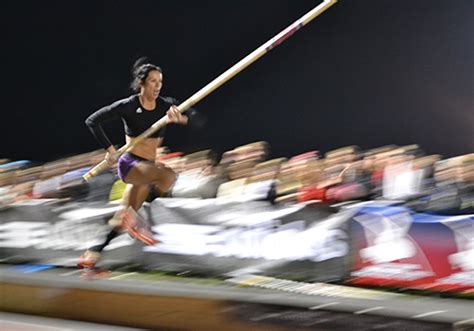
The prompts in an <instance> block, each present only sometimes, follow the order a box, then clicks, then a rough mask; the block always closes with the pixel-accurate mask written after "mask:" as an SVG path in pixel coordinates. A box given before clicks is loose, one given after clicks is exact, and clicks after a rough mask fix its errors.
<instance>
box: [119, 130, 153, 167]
mask: <svg viewBox="0 0 474 331" xmlns="http://www.w3.org/2000/svg"><path fill="white" fill-rule="evenodd" d="M125 139H126V141H127V143H128V142H130V141H131V140H132V139H133V137H129V136H127V135H126V136H125ZM161 141H162V138H145V139H143V140H142V141H140V142H139V143H138V144H136V145H135V146H133V147H132V148H131V149H130V150H129V153H132V154H134V155H136V156H139V157H142V158H144V159H147V160H150V161H152V162H155V158H156V149H157V148H158V147H160V145H161Z"/></svg>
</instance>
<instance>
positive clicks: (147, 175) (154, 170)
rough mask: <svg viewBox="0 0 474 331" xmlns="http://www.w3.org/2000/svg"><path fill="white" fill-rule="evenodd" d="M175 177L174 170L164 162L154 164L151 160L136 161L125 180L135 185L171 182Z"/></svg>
mask: <svg viewBox="0 0 474 331" xmlns="http://www.w3.org/2000/svg"><path fill="white" fill-rule="evenodd" d="M175 178H176V175H175V173H174V171H173V170H172V169H171V168H170V167H167V166H165V165H164V164H161V163H158V164H154V163H152V162H146V161H143V162H138V163H137V164H135V165H134V166H133V167H132V169H130V171H129V173H128V174H127V177H126V182H127V183H130V184H135V185H147V184H151V183H157V182H162V183H168V182H170V181H171V182H173V181H174V179H175Z"/></svg>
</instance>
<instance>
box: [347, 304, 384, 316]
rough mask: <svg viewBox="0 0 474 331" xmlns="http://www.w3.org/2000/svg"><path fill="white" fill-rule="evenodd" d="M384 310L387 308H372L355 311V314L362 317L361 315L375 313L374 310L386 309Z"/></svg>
mask: <svg viewBox="0 0 474 331" xmlns="http://www.w3.org/2000/svg"><path fill="white" fill-rule="evenodd" d="M384 308H385V307H384V306H378V307H372V308H367V309H362V310H359V311H355V312H354V314H357V315H360V314H365V313H368V312H369V311H374V310H379V309H384Z"/></svg>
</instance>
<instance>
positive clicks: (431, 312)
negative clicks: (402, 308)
mask: <svg viewBox="0 0 474 331" xmlns="http://www.w3.org/2000/svg"><path fill="white" fill-rule="evenodd" d="M441 313H446V310H433V311H430V312H427V313H424V314H419V315H415V316H412V318H421V317H425V316H430V315H436V314H441Z"/></svg>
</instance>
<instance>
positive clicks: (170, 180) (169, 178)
mask: <svg viewBox="0 0 474 331" xmlns="http://www.w3.org/2000/svg"><path fill="white" fill-rule="evenodd" d="M177 177H178V176H177V175H176V173H175V172H174V171H173V170H172V169H167V171H166V174H165V175H164V176H162V177H161V178H160V180H158V181H157V183H156V184H157V186H158V187H159V188H160V189H161V190H162V191H164V192H167V191H168V190H169V189H170V188H171V186H173V184H174V182H175V181H176V178H177Z"/></svg>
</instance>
